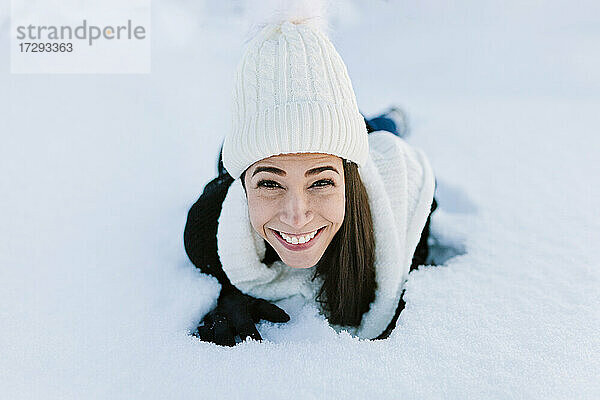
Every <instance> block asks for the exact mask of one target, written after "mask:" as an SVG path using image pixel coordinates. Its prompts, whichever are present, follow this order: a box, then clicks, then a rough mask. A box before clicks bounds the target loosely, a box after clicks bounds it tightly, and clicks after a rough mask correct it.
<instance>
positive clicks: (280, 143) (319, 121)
mask: <svg viewBox="0 0 600 400" xmlns="http://www.w3.org/2000/svg"><path fill="white" fill-rule="evenodd" d="M233 105H234V107H233V119H232V122H233V124H232V125H233V126H232V130H231V131H230V132H228V134H227V135H226V137H225V142H224V145H223V148H222V154H221V157H220V160H219V176H218V177H217V178H216V179H214V180H213V181H211V182H210V183H208V184H207V186H206V187H205V188H204V192H203V194H202V196H200V198H199V199H198V201H197V202H196V203H195V204H194V205H193V206H192V208H191V209H190V211H189V213H188V220H187V223H186V227H185V232H184V243H185V248H186V252H187V254H188V256H189V257H190V259H191V261H192V262H193V263H194V264H195V265H196V266H197V267H198V268H200V269H201V270H202V271H203V272H205V273H207V274H210V275H213V276H215V277H216V278H217V279H218V280H219V282H220V283H221V285H222V289H221V293H220V295H219V300H218V303H217V307H216V308H215V309H214V310H213V311H211V312H210V313H208V314H207V316H206V317H205V318H204V320H203V325H202V326H200V327H198V330H197V332H196V333H195V335H196V336H199V337H200V338H201V339H202V340H205V341H211V342H215V343H217V344H220V345H229V346H232V345H235V343H236V340H235V339H236V336H239V337H240V339H241V340H244V339H245V338H247V337H251V338H253V339H256V340H260V339H261V338H260V335H259V333H258V331H257V329H256V326H255V323H256V322H258V321H259V320H261V319H265V320H269V321H272V322H286V321H288V320H289V316H288V315H287V314H286V313H285V311H283V310H282V309H280V308H279V307H277V306H275V305H274V304H272V303H270V301H277V300H280V299H283V298H287V297H291V296H302V297H304V298H305V300H306V301H313V302H315V304H317V305H318V307H319V308H320V310H321V311H322V313H323V314H324V315H325V316H326V317H327V319H328V321H329V323H330V325H331V326H332V327H333V328H334V329H336V330H338V331H340V330H341V329H345V330H347V331H348V332H350V333H351V334H353V335H356V336H358V337H361V338H369V339H374V338H384V337H387V336H388V335H389V334H390V332H391V330H392V329H393V328H394V326H395V324H396V321H397V318H398V315H399V313H400V311H402V309H403V307H404V302H403V301H402V293H403V291H402V289H403V285H404V281H405V280H406V278H407V276H408V273H409V271H410V270H411V269H413V268H415V267H416V266H418V265H421V264H423V263H424V262H425V258H426V256H427V237H428V235H429V219H430V213H431V212H432V211H433V210H434V209H435V208H436V202H435V200H434V198H433V194H434V190H435V177H434V175H433V172H432V169H431V166H430V165H429V162H428V160H427V158H426V157H425V155H424V154H423V153H422V152H421V151H420V150H419V149H416V148H412V147H411V146H409V145H408V144H407V143H406V142H405V141H404V140H402V139H401V138H400V137H398V136H396V135H395V133H397V132H394V129H390V127H389V126H387V127H385V129H387V130H376V129H377V127H374V126H370V125H371V124H370V123H369V122H370V121H367V120H365V119H364V117H363V116H362V115H361V114H360V112H359V110H358V107H357V103H356V97H355V94H354V91H353V88H352V84H351V81H350V78H349V76H348V72H347V69H346V66H345V65H344V63H343V61H342V59H341V57H340V56H339V54H338V53H337V51H336V50H335V48H334V47H333V45H332V43H331V42H330V41H329V39H328V38H327V37H326V35H325V34H324V33H323V32H322V31H321V30H320V29H319V27H318V26H317V25H315V24H313V23H312V22H311V20H284V21H280V22H277V23H270V24H267V25H265V26H264V27H263V28H262V30H261V31H260V32H259V33H258V34H257V35H256V36H255V37H254V39H253V40H252V41H251V42H250V43H249V44H248V46H247V49H246V52H245V54H244V56H243V58H242V60H241V62H240V63H239V65H238V68H237V72H236V83H235V89H234V92H233ZM371 121H372V125H375V124H376V123H380V124H381V123H386V122H387V123H390V122H391V124H389V125H390V126H392V127H393V120H392V119H390V118H386V117H385V115H384V116H380V117H379V119H373V120H371Z"/></svg>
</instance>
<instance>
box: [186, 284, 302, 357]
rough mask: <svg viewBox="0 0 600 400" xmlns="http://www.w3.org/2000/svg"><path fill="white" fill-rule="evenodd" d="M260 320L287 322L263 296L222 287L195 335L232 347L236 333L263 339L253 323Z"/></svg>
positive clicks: (286, 317)
mask: <svg viewBox="0 0 600 400" xmlns="http://www.w3.org/2000/svg"><path fill="white" fill-rule="evenodd" d="M261 319H264V320H267V321H271V322H288V321H289V320H290V316H289V315H287V313H286V312H285V311H283V310H282V309H281V308H279V307H277V306H276V305H274V304H271V303H269V302H268V301H266V300H264V299H257V298H255V297H252V296H249V295H247V294H244V293H242V292H240V290H239V289H237V288H236V287H235V286H228V287H223V288H222V289H221V293H220V295H219V300H218V302H217V307H215V309H214V310H212V311H210V312H209V313H208V314H206V316H205V317H204V319H203V320H202V321H203V322H204V325H202V326H199V327H198V328H197V329H196V332H194V333H193V335H194V336H196V337H199V338H200V340H202V341H205V342H213V343H216V344H218V345H221V346H235V337H236V335H239V336H240V339H241V340H245V339H246V338H248V337H251V338H252V339H254V340H262V338H261V337H260V334H259V333H258V330H257V329H256V326H255V325H254V324H255V323H257V322H258V321H260V320H261Z"/></svg>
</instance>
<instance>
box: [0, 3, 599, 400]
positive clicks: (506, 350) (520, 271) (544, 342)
mask: <svg viewBox="0 0 600 400" xmlns="http://www.w3.org/2000/svg"><path fill="white" fill-rule="evenodd" d="M248 7H249V6H248V4H247V3H246V2H242V1H235V2H227V3H225V2H218V1H216V0H211V1H194V2H192V1H189V0H185V1H184V0H179V1H174V2H170V3H167V2H165V1H160V0H155V1H153V9H152V12H153V26H152V32H153V35H152V37H153V50H152V51H153V57H152V74H150V75H11V74H9V63H8V58H7V57H6V55H7V54H8V48H9V47H8V29H9V28H8V26H9V24H8V18H7V11H8V2H7V1H6V0H4V2H2V3H0V30H1V31H0V32H1V34H0V38H1V41H0V47H1V48H0V60H1V61H2V62H1V63H0V68H1V69H2V71H1V73H0V133H1V135H2V137H1V139H2V140H1V142H0V143H1V145H0V170H1V175H0V176H1V179H0V221H1V223H2V225H1V227H0V285H1V286H0V287H1V289H0V304H1V306H0V321H1V323H0V354H2V356H1V357H0V393H2V395H1V396H0V397H2V398H6V399H29V398H43V399H96V398H99V399H142V398H144V399H164V398H177V399H181V398H188V399H189V398H201V399H209V398H249V399H257V398H261V399H262V398H267V399H268V398H307V399H311V398H315V399H317V398H319V399H320V398H331V399H333V398H367V397H368V398H381V399H388V398H390V399H391V398H394V399H395V398H409V399H434V398H455V399H458V398H460V399H462V398H477V399H480V398H486V399H521V398H522V399H533V398H544V399H565V398H569V399H571V398H573V399H575V398H577V399H598V398H600V379H598V378H599V377H600V334H599V333H600V311H599V310H600V268H599V267H600V265H599V262H598V251H597V242H598V239H599V238H600V235H599V233H600V215H599V213H598V211H597V204H598V200H599V198H600V196H599V195H600V185H599V179H598V177H599V176H600V170H599V164H600V163H599V162H598V160H597V157H598V154H599V150H600V146H599V145H600V138H599V136H600V135H599V133H600V112H599V104H600V53H598V48H600V46H599V43H600V20H599V17H598V16H599V15H600V3H598V2H597V1H583V0H582V1H577V2H568V1H556V0H553V1H533V0H531V1H529V0H528V1H522V0H521V1H517V0H515V1H505V2H479V1H465V0H463V1H453V2H399V1H396V2H393V1H388V2H383V1H373V2H368V6H367V2H360V3H359V2H358V1H355V2H354V1H353V2H350V1H346V2H344V3H343V4H342V7H341V8H340V10H339V12H338V13H337V14H336V15H334V23H335V32H334V33H335V34H334V36H333V41H334V43H335V45H336V46H337V47H338V50H339V51H340V53H341V54H342V57H343V58H344V60H345V61H346V64H347V66H348V70H349V72H350V76H351V78H352V80H353V85H354V89H355V91H356V94H357V98H358V102H359V105H360V106H361V110H362V111H363V112H366V113H367V114H368V115H373V114H375V113H377V112H379V111H381V110H383V109H384V108H386V107H388V106H389V105H391V104H397V105H400V106H403V107H404V108H405V109H406V110H407V111H408V113H409V116H410V118H411V122H412V128H413V131H412V136H411V137H410V138H409V142H410V143H412V144H414V145H415V146H418V147H420V148H422V149H424V150H425V152H426V153H427V154H428V156H429V157H430V160H431V163H432V165H433V167H434V169H435V171H436V174H437V179H438V185H439V186H438V192H437V195H436V196H437V198H438V200H439V209H438V210H437V211H436V213H435V214H434V217H433V222H432V229H433V234H434V235H435V237H436V241H437V242H436V243H437V244H436V246H438V247H439V252H438V254H439V255H440V256H443V260H445V263H444V265H442V266H422V267H421V268H419V270H418V271H415V272H413V273H411V275H410V279H409V281H408V282H407V286H406V294H405V299H406V301H407V305H406V309H405V310H404V311H403V312H402V314H401V317H400V319H399V322H398V327H397V328H396V329H395V331H394V332H393V334H392V336H391V337H390V338H389V339H387V340H384V341H360V340H357V339H354V338H352V337H350V336H348V335H347V334H340V335H338V334H336V333H335V332H334V331H333V330H332V329H330V328H329V327H328V325H327V323H326V321H324V320H323V319H322V318H321V317H319V316H318V314H317V312H316V310H315V309H311V308H309V307H306V308H302V307H301V306H300V305H298V304H294V302H293V301H287V302H286V301H284V302H281V303H280V305H281V306H282V307H283V308H284V309H286V310H288V312H289V313H290V314H291V317H292V319H291V321H290V322H289V323H287V324H280V325H275V324H270V323H263V324H262V325H260V326H259V330H260V332H261V334H262V335H263V337H264V338H265V341H264V342H262V343H258V342H244V343H241V344H239V345H237V346H236V347H234V348H222V347H218V346H215V345H213V344H209V343H203V342H200V341H198V340H197V339H195V338H193V337H190V336H188V335H187V331H188V330H189V329H191V328H193V327H194V326H195V325H196V323H197V322H198V321H199V320H200V319H201V318H202V316H203V315H204V313H206V312H207V311H209V310H210V309H211V308H212V307H213V306H214V304H215V301H216V297H217V294H218V291H219V285H218V284H217V283H216V281H215V280H214V279H211V278H208V277H206V276H204V275H202V274H200V273H199V272H197V271H196V270H195V268H194V267H193V265H192V264H191V263H190V262H189V260H188V259H187V256H186V254H185V252H184V249H183V239H182V237H183V227H184V225H185V220H186V215H187V211H188V209H189V207H190V206H191V204H192V203H193V202H194V201H195V200H196V199H197V197H198V196H199V194H200V192H201V190H202V188H203V186H204V184H205V183H206V182H207V181H208V180H210V179H211V178H212V177H213V176H214V174H215V172H216V165H215V164H216V154H217V152H218V149H219V147H220V144H221V141H222V138H223V135H224V133H225V132H226V130H227V128H228V126H229V114H228V112H229V111H228V110H229V108H228V107H229V100H230V93H231V87H232V85H233V80H232V77H233V69H234V67H235V63H236V62H237V60H238V59H239V57H240V56H241V49H242V40H241V38H242V37H243V34H244V31H245V26H244V21H245V18H246V17H245V15H246V11H247V9H248ZM448 253H451V254H457V255H456V256H454V257H451V258H448V256H447V255H448ZM444 254H446V255H445V256H444Z"/></svg>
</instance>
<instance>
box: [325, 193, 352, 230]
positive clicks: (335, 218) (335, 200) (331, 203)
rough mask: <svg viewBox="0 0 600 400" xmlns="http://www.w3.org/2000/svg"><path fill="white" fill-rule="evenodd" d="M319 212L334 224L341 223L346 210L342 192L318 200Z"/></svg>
mask: <svg viewBox="0 0 600 400" xmlns="http://www.w3.org/2000/svg"><path fill="white" fill-rule="evenodd" d="M319 209H320V214H321V216H323V218H325V219H327V220H328V221H331V222H333V223H334V224H340V225H341V224H342V222H344V215H345V211H346V196H345V194H344V192H341V193H335V194H332V195H331V196H329V197H328V198H327V199H321V200H320V201H319Z"/></svg>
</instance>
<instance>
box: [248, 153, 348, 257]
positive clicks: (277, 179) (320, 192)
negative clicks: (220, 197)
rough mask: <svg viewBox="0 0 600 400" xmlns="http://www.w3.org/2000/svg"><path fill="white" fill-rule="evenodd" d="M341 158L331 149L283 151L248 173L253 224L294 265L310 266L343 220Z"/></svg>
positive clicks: (280, 255)
mask: <svg viewBox="0 0 600 400" xmlns="http://www.w3.org/2000/svg"><path fill="white" fill-rule="evenodd" d="M342 162H343V161H342V159H341V158H339V157H336V156H332V155H329V154H319V153H302V154H298V153H296V154H281V155H277V156H272V157H269V158H265V159H263V160H260V161H257V162H256V163H254V164H252V165H251V166H250V167H249V168H248V169H247V170H246V173H245V176H244V180H245V182H244V183H245V185H246V196H247V198H248V209H249V212H250V221H251V223H252V227H253V228H254V230H256V232H258V234H259V235H260V236H262V237H263V238H264V239H265V240H266V241H267V242H269V244H270V245H271V246H273V248H274V249H275V251H276V252H277V254H279V257H281V260H282V261H283V262H284V263H286V264H287V265H289V266H290V267H293V268H309V267H312V266H314V265H316V264H317V262H318V261H319V260H320V259H321V257H322V256H323V253H325V250H326V249H327V246H329V243H331V240H332V239H333V237H334V236H335V234H336V233H337V231H338V230H339V229H340V226H341V225H342V222H343V221H344V212H345V204H346V195H345V187H344V169H343V164H342Z"/></svg>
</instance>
